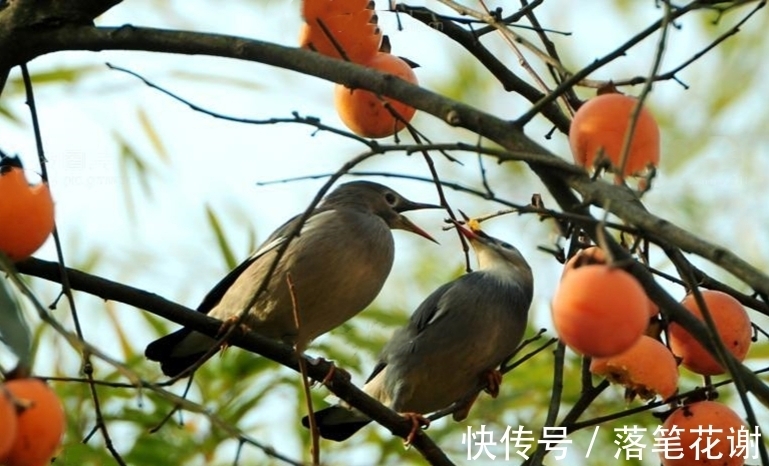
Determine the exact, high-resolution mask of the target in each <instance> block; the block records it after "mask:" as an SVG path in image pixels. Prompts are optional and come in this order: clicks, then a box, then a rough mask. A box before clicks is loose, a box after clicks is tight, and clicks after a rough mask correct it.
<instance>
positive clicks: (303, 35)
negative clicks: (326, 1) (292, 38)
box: [299, 9, 382, 64]
mask: <svg viewBox="0 0 769 466" xmlns="http://www.w3.org/2000/svg"><path fill="white" fill-rule="evenodd" d="M375 16H376V15H375V13H374V11H373V10H368V9H362V10H360V11H357V12H355V13H346V14H338V15H328V16H323V17H318V18H315V19H312V20H308V22H307V23H305V24H304V25H303V26H302V29H301V30H300V33H299V45H300V47H303V48H306V49H310V50H314V51H316V52H318V53H321V54H323V55H326V56H329V57H332V58H347V59H348V60H350V61H351V62H353V63H359V64H364V63H366V62H368V61H369V60H371V59H372V58H373V57H374V56H375V55H376V54H377V52H378V51H379V46H380V45H381V43H382V32H381V31H380V29H379V26H377V24H376V19H375ZM321 22H322V24H323V26H321ZM324 27H325V29H324ZM329 35H330V36H331V37H329ZM331 38H333V40H332V39H331ZM335 42H336V44H335ZM340 49H341V51H342V52H343V53H344V57H343V56H342V54H341V53H340Z"/></svg>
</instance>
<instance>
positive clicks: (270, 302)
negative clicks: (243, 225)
mask: <svg viewBox="0 0 769 466" xmlns="http://www.w3.org/2000/svg"><path fill="white" fill-rule="evenodd" d="M431 208H439V206H436V205H432V204H421V203H416V202H412V201H410V200H408V199H406V198H405V197H403V196H401V195H400V194H398V193H397V192H395V191H394V190H392V189H390V188H388V187H387V186H383V185H381V184H378V183H373V182H368V181H354V182H350V183H346V184H343V185H340V186H339V187H338V188H336V189H335V190H334V191H332V192H331V193H330V194H328V195H327V196H326V197H325V198H324V199H323V201H322V202H321V203H320V204H319V205H318V207H317V208H316V209H315V210H314V211H313V212H312V214H311V215H310V217H309V218H308V219H307V221H306V222H305V223H304V224H303V225H302V228H301V231H300V233H299V235H298V236H296V237H295V238H294V239H293V240H292V241H291V242H290V244H289V246H288V248H287V249H286V250H285V252H284V254H283V255H282V257H281V258H280V261H279V262H278V264H277V267H276V268H275V269H274V271H273V273H272V274H271V275H270V276H269V277H268V271H269V269H270V267H271V265H272V263H273V261H274V259H275V256H276V254H278V250H279V249H280V246H281V245H282V244H283V243H284V242H285V241H286V240H287V238H288V235H289V234H290V233H291V232H292V231H293V230H294V229H295V228H296V226H297V224H298V222H300V220H301V218H300V217H301V216H300V215H297V216H295V217H293V218H292V219H291V220H289V221H288V222H286V223H285V224H284V225H283V226H281V227H280V228H278V229H277V230H276V231H275V232H274V233H272V234H271V235H270V236H269V237H268V238H267V240H266V241H265V242H264V243H263V244H262V245H261V246H260V247H259V248H258V249H257V251H256V252H254V253H253V254H252V255H251V256H250V257H249V258H248V259H246V260H245V261H244V262H243V263H242V264H240V265H239V266H237V267H236V268H235V269H233V270H232V271H231V272H230V273H229V274H228V275H227V276H225V277H224V278H223V279H222V280H221V281H220V282H219V283H218V284H217V285H216V286H215V287H214V288H213V289H212V290H211V291H210V292H209V293H208V295H206V297H205V298H204V299H203V302H202V303H201V304H200V305H199V306H198V311H200V312H204V313H207V314H209V315H210V316H212V317H216V318H218V319H221V320H223V321H229V320H232V319H237V318H238V316H240V315H241V313H243V312H244V311H245V310H246V307H247V306H248V305H249V303H251V302H252V301H253V305H252V306H251V307H250V308H248V313H247V316H246V318H245V320H244V321H243V323H244V324H245V325H246V326H247V327H249V328H250V329H252V330H254V331H256V332H258V333H260V334H262V335H264V336H266V337H268V338H273V339H276V340H280V341H282V342H284V343H287V344H291V345H295V347H296V348H297V350H298V351H300V352H301V351H304V349H305V348H306V347H307V345H308V344H309V343H310V342H311V341H312V340H313V339H314V338H316V337H318V336H319V335H322V334H324V333H326V332H328V331H329V330H331V329H333V328H335V327H337V326H339V325H341V324H343V323H344V322H346V321H347V320H348V319H350V318H352V317H353V316H355V315H356V314H357V313H359V312H360V311H362V310H363V309H364V308H365V307H366V306H368V305H369V304H370V303H371V302H372V301H373V300H374V298H376V296H377V295H378V294H379V291H380V290H381V289H382V286H383V285H384V283H385V280H386V279H387V277H388V275H389V274H390V270H391V268H392V265H393V257H394V254H395V245H394V241H393V236H392V233H391V229H400V230H406V231H410V232H412V233H415V234H417V235H420V236H422V237H424V238H427V239H429V240H431V241H435V240H434V239H433V238H432V237H430V235H428V234H427V233H426V232H425V231H424V230H422V229H421V228H419V227H418V226H416V225H415V224H414V223H412V222H411V221H410V220H409V219H408V218H406V217H405V216H403V215H402V213H403V212H406V211H410V210H417V209H431ZM289 277H290V279H291V282H292V284H293V292H292V291H291V290H290V287H289V284H288V278H289ZM267 278H269V284H268V285H267V286H266V288H265V289H264V292H262V293H261V294H260V295H259V296H258V297H257V298H256V300H255V301H254V295H255V293H256V291H257V290H258V289H259V287H260V286H261V284H262V282H263V281H264V280H265V279H267ZM294 299H295V301H294ZM295 311H296V312H295ZM297 318H298V319H297ZM297 320H298V323H299V325H298V327H297ZM214 344H215V339H213V338H211V337H208V336H206V335H204V334H202V333H199V332H195V331H192V330H189V329H186V328H183V329H181V330H178V331H176V332H174V333H172V334H170V335H166V336H164V337H162V338H160V339H158V340H156V341H154V342H152V343H150V344H149V346H147V349H146V351H145V355H146V356H147V358H149V359H151V360H153V361H158V362H160V366H161V369H162V370H163V373H165V374H166V375H169V376H177V375H179V374H182V373H183V372H185V371H187V370H188V368H190V367H191V366H193V365H194V364H196V363H198V362H199V361H200V360H201V358H205V357H207V356H208V357H210V356H211V355H212V354H213V353H215V351H211V350H212V347H213V345H214Z"/></svg>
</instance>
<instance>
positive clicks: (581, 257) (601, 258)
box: [561, 246, 606, 277]
mask: <svg viewBox="0 0 769 466" xmlns="http://www.w3.org/2000/svg"><path fill="white" fill-rule="evenodd" d="M595 264H606V253H605V252H603V249H601V248H599V247H598V246H589V247H586V248H584V249H580V250H579V251H577V253H576V254H574V255H573V256H571V258H569V260H567V261H566V263H565V264H564V265H563V272H561V277H563V276H564V275H566V273H568V272H569V271H570V270H574V269H578V268H580V267H582V266H585V265H595Z"/></svg>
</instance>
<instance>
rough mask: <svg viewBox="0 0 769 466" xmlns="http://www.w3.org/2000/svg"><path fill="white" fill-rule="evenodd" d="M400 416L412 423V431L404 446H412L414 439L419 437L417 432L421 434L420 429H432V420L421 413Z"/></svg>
mask: <svg viewBox="0 0 769 466" xmlns="http://www.w3.org/2000/svg"><path fill="white" fill-rule="evenodd" d="M400 414H401V416H403V417H405V418H406V419H408V420H409V421H411V431H410V432H409V434H408V435H407V436H406V439H405V440H404V441H403V446H404V447H406V448H408V447H410V446H411V443H412V442H413V441H414V438H415V437H416V436H417V432H419V429H421V428H425V429H427V428H428V427H430V420H429V419H427V418H426V417H424V416H423V415H421V414H419V413H411V412H409V413H400Z"/></svg>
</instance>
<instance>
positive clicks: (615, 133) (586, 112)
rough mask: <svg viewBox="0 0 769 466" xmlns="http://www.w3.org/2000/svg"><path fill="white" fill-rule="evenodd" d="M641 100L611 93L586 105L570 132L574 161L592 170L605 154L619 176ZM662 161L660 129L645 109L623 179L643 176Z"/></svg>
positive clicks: (638, 121) (639, 117)
mask: <svg viewBox="0 0 769 466" xmlns="http://www.w3.org/2000/svg"><path fill="white" fill-rule="evenodd" d="M637 101H638V100H637V99H635V98H633V97H629V96H626V95H623V94H617V93H609V94H601V95H599V96H596V97H593V98H592V99H590V100H588V101H587V102H585V103H584V104H582V106H581V107H580V108H579V109H578V110H577V113H575V114H574V119H573V120H572V122H571V127H570V129H569V145H570V146H571V152H572V155H573V156H574V162H575V163H577V164H578V165H581V166H583V167H587V168H588V169H589V168H592V167H593V165H594V164H595V162H596V157H598V156H599V154H603V157H605V158H606V159H608V161H609V162H610V163H611V169H612V171H614V172H615V173H618V174H619V171H620V170H619V169H620V166H621V160H620V158H621V157H622V146H623V144H624V140H625V134H626V133H628V131H629V129H630V123H631V119H632V114H633V109H634V108H635V105H636V103H637ZM659 161H660V131H659V126H658V125H657V122H656V121H655V119H654V117H653V116H652V114H651V112H649V110H647V109H646V108H645V107H641V111H640V113H639V115H638V119H637V121H636V125H635V130H634V132H633V139H632V141H631V143H630V147H629V149H628V152H627V160H626V162H625V168H624V170H622V173H621V176H623V177H624V176H632V175H636V174H639V173H641V172H642V171H644V169H646V168H647V167H648V166H650V165H651V166H654V167H656V166H657V165H659Z"/></svg>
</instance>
